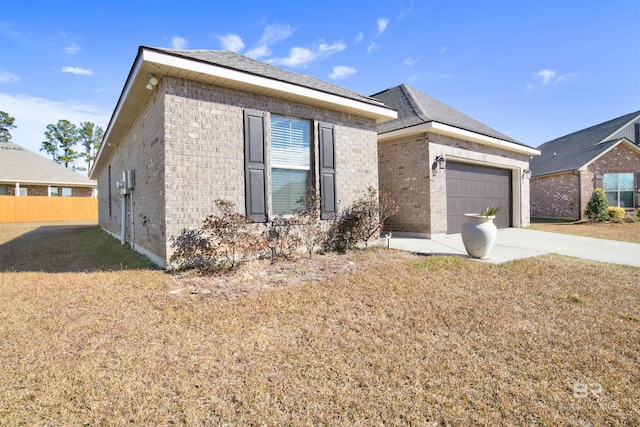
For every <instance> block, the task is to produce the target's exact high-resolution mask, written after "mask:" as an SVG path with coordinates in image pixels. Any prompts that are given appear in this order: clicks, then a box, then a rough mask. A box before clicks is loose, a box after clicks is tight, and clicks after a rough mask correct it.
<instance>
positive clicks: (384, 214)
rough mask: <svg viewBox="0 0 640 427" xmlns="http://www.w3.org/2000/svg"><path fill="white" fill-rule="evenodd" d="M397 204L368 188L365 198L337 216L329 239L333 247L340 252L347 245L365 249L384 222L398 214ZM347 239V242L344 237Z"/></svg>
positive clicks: (380, 229) (379, 231) (380, 230)
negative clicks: (360, 246) (362, 244)
mask: <svg viewBox="0 0 640 427" xmlns="http://www.w3.org/2000/svg"><path fill="white" fill-rule="evenodd" d="M398 210H399V208H398V204H397V203H396V202H395V201H394V200H393V199H392V198H391V196H390V195H389V194H387V193H382V192H381V193H380V195H379V196H378V192H377V190H375V189H374V188H373V187H369V188H368V190H367V192H366V193H365V196H364V197H362V198H360V199H358V200H356V201H355V202H353V203H352V204H351V205H350V206H348V207H347V208H345V209H344V210H343V211H342V212H341V213H340V214H339V215H338V218H337V221H336V224H335V226H334V227H333V230H332V232H331V233H330V238H331V239H332V241H333V243H334V247H335V248H336V249H338V250H341V248H342V247H344V246H345V245H347V244H358V243H364V244H365V247H367V246H368V245H369V241H370V240H371V238H372V237H373V236H376V235H379V234H380V233H381V232H382V230H383V228H384V222H385V221H386V220H387V219H388V218H389V217H391V216H393V215H395V214H396V213H398ZM347 235H348V236H349V237H348V241H347V239H346V238H345V236H347Z"/></svg>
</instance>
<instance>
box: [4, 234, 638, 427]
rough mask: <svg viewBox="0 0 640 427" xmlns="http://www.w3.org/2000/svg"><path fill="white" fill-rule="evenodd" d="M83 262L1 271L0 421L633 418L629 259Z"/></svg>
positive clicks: (634, 339) (373, 255) (633, 283)
mask: <svg viewBox="0 0 640 427" xmlns="http://www.w3.org/2000/svg"><path fill="white" fill-rule="evenodd" d="M116 244H117V242H116ZM26 271H28V269H27V270H26ZM87 271H89V272H64V273H43V272H9V273H0V317H1V320H0V354H2V370H0V384H2V387H1V388H0V424H2V425H78V424H91V425H93V424H107V425H112V424H117V425H120V424H131V425H169V424H181V425H184V424H186V425H217V424H223V425H257V424H260V425H262V424H267V425H307V424H314V425H349V426H351V425H380V424H385V425H388V424H392V425H433V426H435V425H527V426H529V425H638V424H639V423H640V404H639V398H640V391H639V390H638V384H639V383H640V373H639V371H638V366H639V364H640V347H639V346H638V342H640V305H639V304H638V301H640V286H639V285H638V284H639V283H640V269H635V268H631V267H621V266H613V265H607V264H599V263H595V262H589V261H583V260H577V259H571V258H566V257H560V256H547V257H540V258H531V259H524V260H520V261H516V262H511V263H508V264H504V265H499V266H495V265H488V264H484V263H481V262H477V261H473V260H469V259H466V258H461V257H438V256H431V257H419V256H414V255H410V254H406V253H402V252H397V251H388V250H383V249H378V250H370V251H350V252H349V254H346V255H336V254H330V255H326V256H318V257H317V260H314V261H311V262H310V261H302V260H300V261H298V263H292V262H289V261H282V260H279V262H278V263H276V265H274V266H273V267H271V266H270V265H269V262H268V261H266V260H265V261H256V262H252V263H250V264H246V265H243V266H241V267H240V268H239V269H238V270H236V271H234V272H232V273H229V274H227V275H226V276H224V277H217V278H211V277H202V276H197V275H193V274H185V275H173V276H172V275H169V274H167V273H165V272H162V271H157V270H155V271H154V270H122V271H112V272H109V271H94V272H91V271H93V269H91V268H89V269H87Z"/></svg>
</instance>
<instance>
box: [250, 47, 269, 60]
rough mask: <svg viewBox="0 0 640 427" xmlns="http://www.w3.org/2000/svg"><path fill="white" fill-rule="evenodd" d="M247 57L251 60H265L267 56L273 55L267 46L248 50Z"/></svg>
mask: <svg viewBox="0 0 640 427" xmlns="http://www.w3.org/2000/svg"><path fill="white" fill-rule="evenodd" d="M246 55H247V56H248V57H249V58H254V59H258V58H264V57H265V56H269V55H271V49H269V48H268V47H267V46H257V47H254V48H253V49H250V50H248V51H247V53H246Z"/></svg>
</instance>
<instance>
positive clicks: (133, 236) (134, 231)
mask: <svg viewBox="0 0 640 427" xmlns="http://www.w3.org/2000/svg"><path fill="white" fill-rule="evenodd" d="M129 203H131V207H130V208H129V210H130V215H131V249H133V250H134V251H135V250H136V246H135V241H136V227H134V225H135V215H134V214H133V189H131V193H130V195H129Z"/></svg>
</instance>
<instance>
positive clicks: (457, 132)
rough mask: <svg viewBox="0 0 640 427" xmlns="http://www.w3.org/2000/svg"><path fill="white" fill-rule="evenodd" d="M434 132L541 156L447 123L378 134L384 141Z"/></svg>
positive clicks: (524, 148)
mask: <svg viewBox="0 0 640 427" xmlns="http://www.w3.org/2000/svg"><path fill="white" fill-rule="evenodd" d="M424 132H432V133H437V134H440V135H446V136H451V137H454V138H458V139H463V140H466V141H471V142H476V143H478V144H482V145H487V146H489V147H495V148H500V149H502V150H507V151H512V152H514V153H519V154H526V155H528V156H539V155H540V150H536V149H535V148H531V147H525V146H522V145H519V144H514V143H513V142H509V141H504V140H502V139H498V138H494V137H492V136H486V135H482V134H479V133H476V132H471V131H468V130H464V129H460V128H457V127H454V126H449V125H445V124H443V123H438V122H428V123H422V124H419V125H416V126H411V127H409V128H405V129H398V130H394V131H391V132H387V133H383V134H379V135H378V141H384V140H387V139H391V138H399V137H403V136H409V135H413V134H416V133H424Z"/></svg>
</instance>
